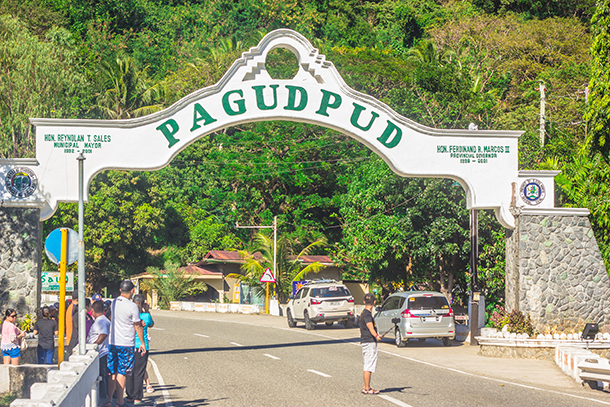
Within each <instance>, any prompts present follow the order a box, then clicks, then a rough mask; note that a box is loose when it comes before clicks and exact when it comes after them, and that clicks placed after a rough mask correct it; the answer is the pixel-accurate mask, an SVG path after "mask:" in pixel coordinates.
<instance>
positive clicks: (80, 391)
mask: <svg viewBox="0 0 610 407" xmlns="http://www.w3.org/2000/svg"><path fill="white" fill-rule="evenodd" d="M94 346H96V345H87V353H86V354H85V355H82V356H81V355H72V356H70V359H69V361H64V362H62V364H61V365H60V367H59V370H49V372H48V374H47V382H46V383H34V384H33V385H32V386H31V387H30V398H29V399H17V400H15V401H13V402H12V403H11V407H47V406H48V407H97V401H98V400H97V398H98V395H97V387H98V384H97V383H98V377H99V372H100V369H99V357H98V356H99V354H98V352H97V350H94V348H93V347H94Z"/></svg>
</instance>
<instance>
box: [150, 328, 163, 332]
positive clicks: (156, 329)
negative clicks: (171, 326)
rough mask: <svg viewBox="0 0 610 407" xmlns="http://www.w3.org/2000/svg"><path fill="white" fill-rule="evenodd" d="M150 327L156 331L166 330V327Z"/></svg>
mask: <svg viewBox="0 0 610 407" xmlns="http://www.w3.org/2000/svg"><path fill="white" fill-rule="evenodd" d="M150 329H154V330H155V331H165V329H163V328H155V327H152V328H150Z"/></svg>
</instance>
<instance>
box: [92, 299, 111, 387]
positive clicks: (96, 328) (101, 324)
mask: <svg viewBox="0 0 610 407" xmlns="http://www.w3.org/2000/svg"><path fill="white" fill-rule="evenodd" d="M91 316H92V317H93V319H94V322H93V325H92V326H91V330H89V335H87V343H95V344H97V345H98V351H99V353H100V377H101V378H102V381H101V382H100V390H99V394H100V395H102V397H105V396H106V394H107V389H108V387H107V386H108V364H107V363H108V362H107V356H108V334H109V333H110V320H109V319H108V318H106V315H104V302H103V301H95V302H94V303H93V305H92V311H91Z"/></svg>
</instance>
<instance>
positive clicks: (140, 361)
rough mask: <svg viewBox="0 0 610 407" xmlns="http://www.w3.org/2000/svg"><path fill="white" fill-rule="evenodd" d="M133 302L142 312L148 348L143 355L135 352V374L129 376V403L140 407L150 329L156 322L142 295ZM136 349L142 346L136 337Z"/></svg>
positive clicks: (145, 341)
mask: <svg viewBox="0 0 610 407" xmlns="http://www.w3.org/2000/svg"><path fill="white" fill-rule="evenodd" d="M133 302H134V303H135V304H136V305H137V306H138V309H139V310H140V320H141V321H142V330H143V333H144V347H145V348H146V353H144V354H142V353H140V352H138V351H137V350H136V351H135V355H134V359H135V360H134V364H133V374H132V375H131V376H127V385H126V391H127V401H128V402H129V401H131V400H133V403H134V404H136V405H138V404H142V399H143V398H144V391H143V389H142V383H143V382H144V380H145V378H146V366H147V365H148V350H149V346H148V328H149V327H152V326H153V325H154V324H155V322H154V321H153V319H152V316H151V315H150V313H149V312H146V311H145V310H144V296H143V295H142V294H136V295H134V296H133ZM135 340H136V344H135V349H138V348H140V345H141V344H142V343H141V342H140V338H138V337H136V338H135Z"/></svg>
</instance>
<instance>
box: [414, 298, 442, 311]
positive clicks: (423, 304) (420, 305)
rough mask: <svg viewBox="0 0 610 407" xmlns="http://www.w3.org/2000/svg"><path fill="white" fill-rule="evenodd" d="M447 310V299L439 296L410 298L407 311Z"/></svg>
mask: <svg viewBox="0 0 610 407" xmlns="http://www.w3.org/2000/svg"><path fill="white" fill-rule="evenodd" d="M442 308H449V304H448V303H447V299H446V298H445V297H441V296H434V297H410V298H409V309H413V310H418V309H442Z"/></svg>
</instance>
